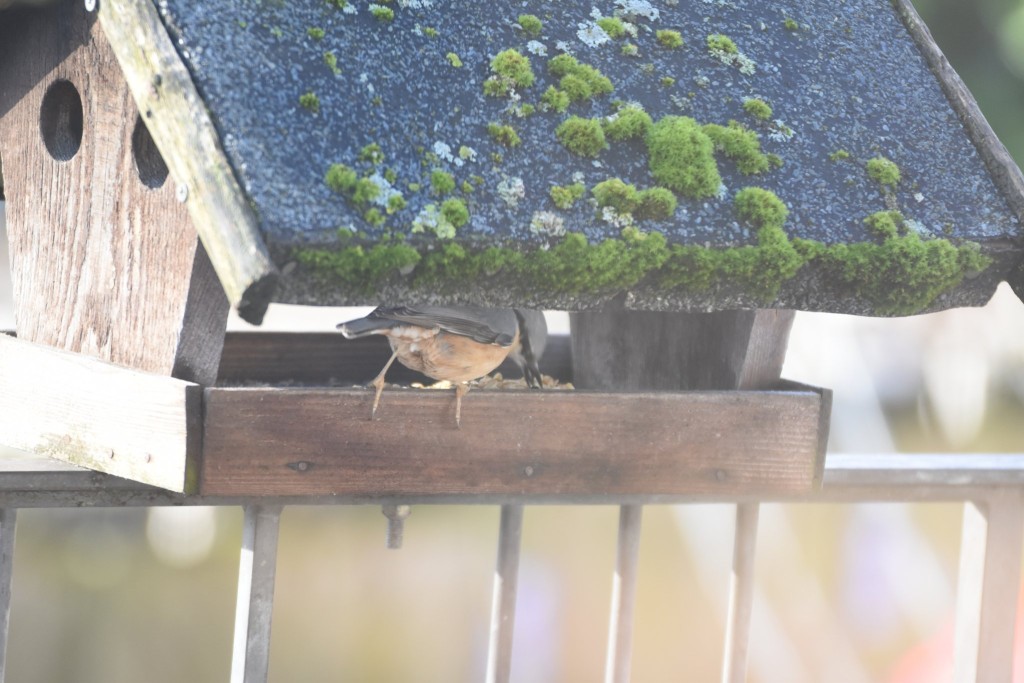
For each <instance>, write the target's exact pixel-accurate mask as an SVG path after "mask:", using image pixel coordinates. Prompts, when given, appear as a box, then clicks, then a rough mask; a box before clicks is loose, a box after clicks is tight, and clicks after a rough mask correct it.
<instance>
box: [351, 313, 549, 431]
mask: <svg viewBox="0 0 1024 683" xmlns="http://www.w3.org/2000/svg"><path fill="white" fill-rule="evenodd" d="M337 327H338V329H339V330H340V331H341V333H342V335H344V337H345V338H346V339H358V338H359V337H365V336H368V335H371V334H380V335H383V336H385V337H387V339H388V343H389V344H390V346H391V352H392V353H391V358H390V359H389V360H388V362H387V363H386V364H385V365H384V369H383V370H381V371H380V374H378V375H377V376H376V377H375V378H374V379H373V381H372V382H371V383H370V384H371V385H372V386H373V387H374V389H376V394H375V395H374V397H373V408H372V410H371V412H370V419H371V420H372V419H373V418H374V416H375V415H376V414H377V407H378V406H379V405H380V396H381V393H382V392H383V391H384V376H385V375H386V374H387V371H388V369H389V368H390V367H391V364H392V363H394V362H395V359H396V358H397V359H398V360H399V361H400V362H401V363H402V365H404V366H406V367H407V368H409V369H411V370H416V371H417V372H422V373H423V374H424V375H426V376H428V377H431V378H433V379H436V380H447V381H449V382H452V383H453V384H455V424H456V426H459V427H461V426H462V397H463V396H464V395H465V394H466V392H468V391H469V387H468V386H467V384H466V382H469V381H471V380H474V379H479V378H481V377H483V376H484V375H486V374H488V373H490V372H491V371H492V370H494V369H495V368H497V367H498V366H499V365H501V362H502V361H503V360H505V358H506V357H508V358H511V359H512V360H513V361H515V362H516V364H518V365H519V367H520V368H521V369H522V370H523V377H524V378H525V379H526V382H527V384H528V385H529V386H530V387H531V388H540V387H541V384H542V382H541V374H540V368H539V367H538V360H539V358H540V354H541V353H543V351H544V346H545V345H546V344H547V324H546V323H545V322H544V314H543V313H541V312H540V311H534V310H529V309H512V308H483V307H479V306H458V307H454V306H453V307H444V306H419V307H413V306H392V307H385V306H378V307H377V308H375V309H374V310H373V311H371V312H370V314H369V315H367V316H366V317H364V318H358V319H356V320H350V321H348V322H343V323H339V324H338V326H337Z"/></svg>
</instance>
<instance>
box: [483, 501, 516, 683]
mask: <svg viewBox="0 0 1024 683" xmlns="http://www.w3.org/2000/svg"><path fill="white" fill-rule="evenodd" d="M522 536H523V506H522V505H502V506H501V523H500V526H499V531H498V566H497V567H496V568H495V570H494V591H493V593H492V598H491V635H490V644H489V646H488V649H487V673H486V675H485V677H484V680H485V681H486V683H508V680H509V676H510V675H511V673H512V635H513V632H514V631H515V626H516V594H517V592H518V587H519V549H520V543H521V540H522Z"/></svg>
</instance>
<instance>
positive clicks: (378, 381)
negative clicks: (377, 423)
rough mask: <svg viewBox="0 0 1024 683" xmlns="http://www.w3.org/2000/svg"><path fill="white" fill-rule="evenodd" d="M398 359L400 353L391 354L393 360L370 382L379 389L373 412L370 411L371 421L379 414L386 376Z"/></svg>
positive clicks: (374, 399) (374, 398) (374, 400)
mask: <svg viewBox="0 0 1024 683" xmlns="http://www.w3.org/2000/svg"><path fill="white" fill-rule="evenodd" d="M396 358H398V351H395V352H394V353H392V354H391V360H389V361H388V362H387V364H386V365H385V366H384V369H383V370H381V371H380V374H379V375H377V376H376V377H374V378H373V381H372V382H370V384H371V385H373V387H374V388H375V389H377V393H376V395H375V396H374V397H373V410H371V411H370V420H371V421H372V420H373V416H374V415H376V414H377V406H378V405H379V404H380V395H381V394H382V393H383V392H384V375H386V374H388V368H390V367H391V364H392V363H394V362H395V359H396Z"/></svg>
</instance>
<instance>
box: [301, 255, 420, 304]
mask: <svg viewBox="0 0 1024 683" xmlns="http://www.w3.org/2000/svg"><path fill="white" fill-rule="evenodd" d="M294 258H295V260H296V261H297V262H298V263H299V264H301V265H304V266H306V267H307V268H310V269H311V270H312V271H313V273H314V274H315V277H316V278H317V279H319V280H320V281H322V282H325V283H328V284H329V285H330V286H331V287H337V288H338V290H339V291H342V292H354V293H357V294H359V295H362V296H372V295H373V294H376V293H377V291H378V290H379V289H380V288H381V287H382V286H383V285H384V284H385V283H386V282H387V281H388V280H389V279H391V278H393V277H396V276H397V275H398V273H399V272H401V271H405V270H407V269H410V268H412V267H413V266H415V265H416V264H417V263H419V262H420V255H419V253H418V252H417V251H416V250H415V249H414V248H412V247H410V246H407V245H405V244H377V245H374V246H373V247H371V248H369V249H364V248H363V247H361V246H352V247H345V248H342V249H340V250H336V251H335V250H328V249H298V250H296V251H295V252H294Z"/></svg>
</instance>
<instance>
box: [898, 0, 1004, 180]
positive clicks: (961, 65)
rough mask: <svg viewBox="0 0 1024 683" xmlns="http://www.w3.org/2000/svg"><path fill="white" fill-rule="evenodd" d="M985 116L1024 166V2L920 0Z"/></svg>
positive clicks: (921, 9)
mask: <svg viewBox="0 0 1024 683" xmlns="http://www.w3.org/2000/svg"><path fill="white" fill-rule="evenodd" d="M914 6H915V7H916V8H917V10H918V12H920V14H921V17H922V18H923V19H924V21H925V23H926V24H927V25H928V27H929V28H930V29H931V32H932V35H933V36H934V37H935V42H937V43H938V44H939V47H941V48H942V51H943V52H944V53H945V55H946V57H947V58H948V59H949V62H950V64H952V65H953V68H955V69H956V70H957V72H958V73H959V74H960V77H961V78H963V80H964V82H965V83H966V84H967V87H968V88H970V90H971V92H972V93H974V97H975V98H976V99H977V100H978V104H979V106H980V107H981V110H982V112H984V114H985V117H986V118H987V119H988V120H989V123H991V124H992V128H993V129H994V130H995V132H996V134H997V135H998V136H999V138H1000V139H1001V140H1002V141H1003V144H1005V145H1006V148H1007V149H1008V150H1009V151H1010V154H1012V155H1013V157H1014V159H1016V161H1017V164H1018V165H1020V164H1021V163H1024V115H1022V114H1024V0H973V1H971V2H965V1H964V0H915V2H914Z"/></svg>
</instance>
